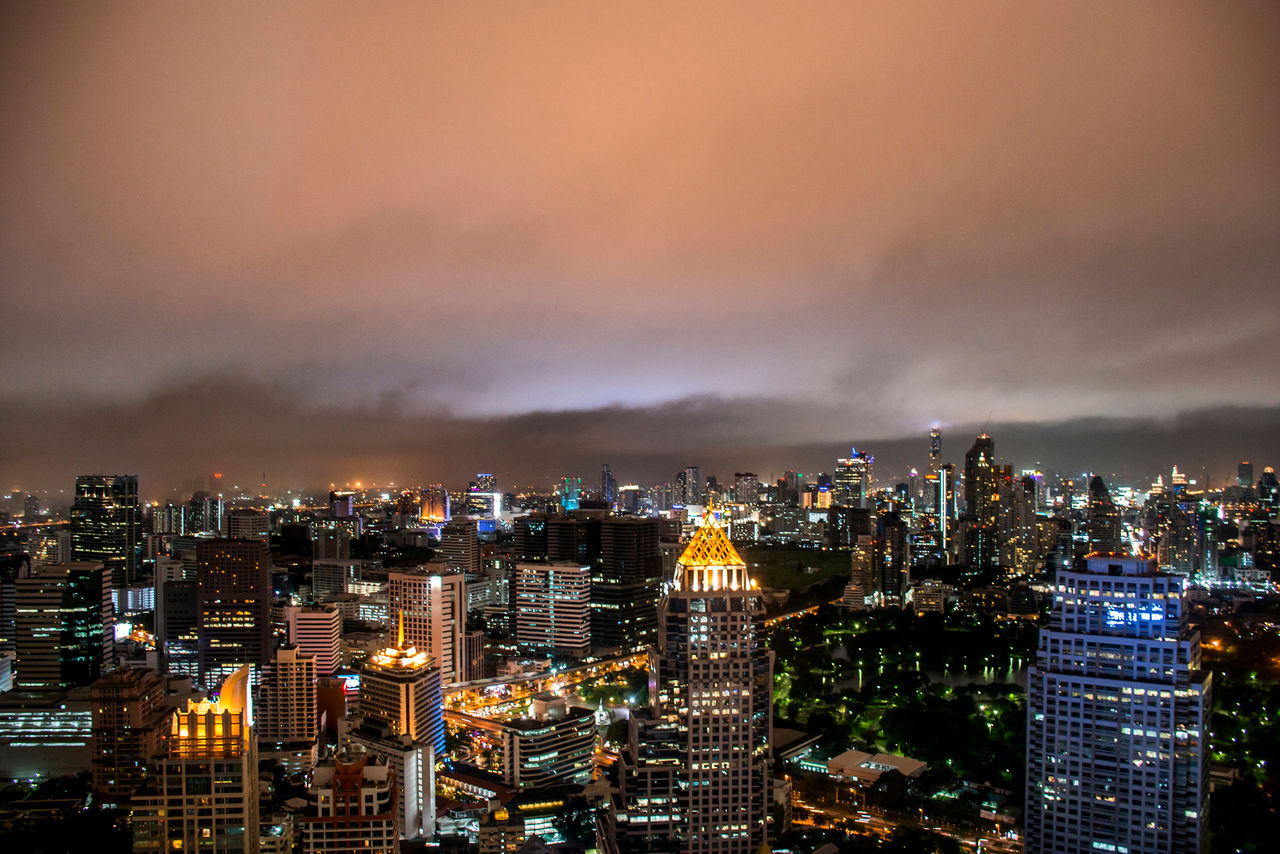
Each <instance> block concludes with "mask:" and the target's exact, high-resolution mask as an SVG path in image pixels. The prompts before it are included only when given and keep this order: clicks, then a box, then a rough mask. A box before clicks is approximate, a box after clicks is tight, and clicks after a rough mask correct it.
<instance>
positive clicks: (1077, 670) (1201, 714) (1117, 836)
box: [1026, 555, 1211, 854]
mask: <svg viewBox="0 0 1280 854" xmlns="http://www.w3.org/2000/svg"><path fill="white" fill-rule="evenodd" d="M1184 584H1185V579H1183V578H1182V577H1181V576H1178V575H1173V574H1168V573H1164V572H1159V571H1157V570H1156V567H1155V564H1154V563H1153V562H1152V561H1151V560H1150V559H1148V558H1146V557H1141V556H1139V557H1127V556H1116V555H1100V556H1094V557H1090V558H1089V561H1088V569H1087V570H1074V571H1073V570H1060V571H1059V572H1058V579H1057V585H1056V587H1055V590H1054V603H1053V611H1052V613H1051V615H1050V619H1049V625H1048V627H1047V628H1045V629H1042V630H1041V632H1040V646H1039V652H1038V653H1037V656H1036V663H1035V666H1034V667H1033V668H1031V670H1030V672H1029V673H1028V676H1027V792H1026V829H1027V850H1028V851H1036V852H1040V854H1076V852H1080V854H1084V852H1089V854H1093V852H1098V851H1108V852H1127V854H1157V852H1160V853H1161V854H1171V852H1172V854H1184V852H1186V853H1187V854H1191V853H1192V852H1202V851H1205V850H1207V849H1206V843H1207V830H1208V824H1209V823H1208V817H1207V815H1206V814H1205V813H1206V810H1207V809H1208V805H1209V800H1208V799H1209V787H1208V755H1209V751H1208V743H1209V730H1208V726H1209V711H1210V702H1209V696H1210V686H1211V682H1210V677H1209V673H1208V672H1207V671H1204V670H1202V669H1201V665H1200V635H1199V632H1196V631H1194V630H1193V629H1191V627H1190V625H1189V623H1188V619H1187V614H1188V609H1187V608H1186V607H1185V605H1184V600H1183V590H1184Z"/></svg>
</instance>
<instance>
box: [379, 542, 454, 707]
mask: <svg viewBox="0 0 1280 854" xmlns="http://www.w3.org/2000/svg"><path fill="white" fill-rule="evenodd" d="M436 566H439V565H438V564H437V565H436ZM387 581H388V583H389V596H388V601H387V609H388V611H387V612H388V614H389V615H391V616H392V617H393V618H394V619H396V620H397V621H398V622H399V624H400V625H401V626H402V627H403V629H404V636H405V639H406V640H407V641H408V643H409V644H411V645H412V646H414V647H416V648H418V649H420V650H422V651H423V652H425V653H426V654H427V655H429V656H430V657H431V658H433V659H435V661H436V664H437V665H438V667H439V668H440V675H441V676H442V677H443V679H444V681H445V683H446V684H451V683H453V682H461V681H463V679H464V676H465V674H463V672H462V670H463V661H464V660H465V653H466V650H465V649H464V648H463V645H462V643H463V641H462V638H463V634H464V632H465V629H466V620H467V614H466V603H467V591H466V576H464V575H463V574H462V573H460V572H448V573H434V572H429V571H428V570H427V568H426V567H419V568H418V569H416V570H412V571H406V572H392V573H389V574H388V576H387Z"/></svg>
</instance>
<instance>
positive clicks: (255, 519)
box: [223, 509, 271, 543]
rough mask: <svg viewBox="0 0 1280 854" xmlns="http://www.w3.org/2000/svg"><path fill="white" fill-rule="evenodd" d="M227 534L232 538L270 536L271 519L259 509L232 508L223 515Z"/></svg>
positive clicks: (254, 538)
mask: <svg viewBox="0 0 1280 854" xmlns="http://www.w3.org/2000/svg"><path fill="white" fill-rule="evenodd" d="M223 518H224V519H225V521H226V525H227V536H228V537H230V538H231V539H233V540H262V541H263V542H264V543H265V542H267V541H268V540H269V539H270V538H271V520H270V518H268V516H267V514H266V513H264V512H262V511H261V510H247V509H246V510H232V511H230V512H228V513H227V515H226V516H225V517H223Z"/></svg>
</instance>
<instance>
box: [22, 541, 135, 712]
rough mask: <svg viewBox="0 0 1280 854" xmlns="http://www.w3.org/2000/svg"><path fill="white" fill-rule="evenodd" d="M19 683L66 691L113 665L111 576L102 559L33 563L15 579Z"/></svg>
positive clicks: (26, 688) (30, 687)
mask: <svg viewBox="0 0 1280 854" xmlns="http://www.w3.org/2000/svg"><path fill="white" fill-rule="evenodd" d="M14 602H15V608H14V628H15V635H16V651H17V675H18V679H17V682H18V686H19V687H20V688H21V689H22V690H23V691H65V690H67V689H68V688H76V687H80V686H84V685H89V684H91V683H92V682H93V681H94V680H96V679H97V678H98V677H99V676H101V675H102V674H103V673H106V672H107V671H108V670H110V669H111V668H112V667H113V666H114V665H115V616H114V614H115V612H114V610H113V608H112V604H111V580H110V576H109V575H108V573H107V571H106V569H104V568H103V565H102V564H101V563H91V562H88V561H73V562H71V563H54V564H46V565H45V566H40V567H36V569H35V570H34V571H33V572H32V573H31V574H30V575H27V576H24V577H20V578H18V579H17V580H16V581H15V582H14Z"/></svg>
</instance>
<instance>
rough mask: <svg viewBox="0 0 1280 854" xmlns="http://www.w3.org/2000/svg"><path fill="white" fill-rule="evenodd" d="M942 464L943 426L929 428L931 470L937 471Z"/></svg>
mask: <svg viewBox="0 0 1280 854" xmlns="http://www.w3.org/2000/svg"><path fill="white" fill-rule="evenodd" d="M940 465H942V428H941V427H933V428H931V429H930V430H929V471H931V472H936V471H937V470H938V466H940Z"/></svg>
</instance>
